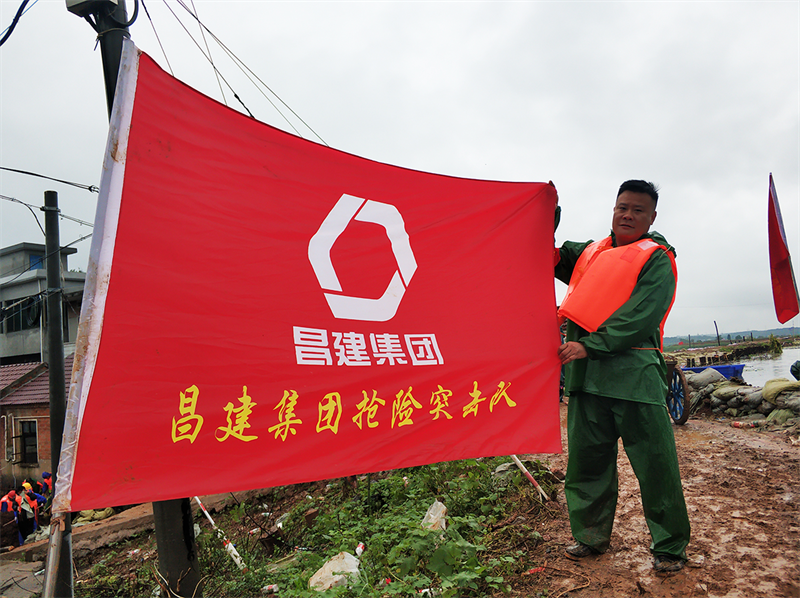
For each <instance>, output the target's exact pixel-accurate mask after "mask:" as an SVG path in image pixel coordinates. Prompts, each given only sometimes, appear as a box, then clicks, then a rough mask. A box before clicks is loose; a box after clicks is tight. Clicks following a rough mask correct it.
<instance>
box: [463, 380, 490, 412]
mask: <svg viewBox="0 0 800 598" xmlns="http://www.w3.org/2000/svg"><path fill="white" fill-rule="evenodd" d="M472 385H473V386H472V392H471V393H469V396H471V397H472V400H471V401H470V402H469V403H467V404H466V405H465V406H464V409H463V410H462V416H463V417H467V416H468V415H470V414H472V415H474V416H475V417H478V406H479V405H480V404H481V403H482V402H483V401H485V400H486V397H482V396H481V391H480V390H478V381H477V380H475V381H474V382H473V383H472Z"/></svg>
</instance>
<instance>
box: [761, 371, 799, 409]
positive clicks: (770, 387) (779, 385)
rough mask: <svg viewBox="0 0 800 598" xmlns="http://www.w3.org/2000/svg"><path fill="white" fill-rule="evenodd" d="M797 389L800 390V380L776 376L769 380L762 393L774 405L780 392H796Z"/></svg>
mask: <svg viewBox="0 0 800 598" xmlns="http://www.w3.org/2000/svg"><path fill="white" fill-rule="evenodd" d="M795 390H800V381H798V382H792V381H791V380H788V379H786V378H775V379H773V380H767V382H766V384H764V390H763V391H762V393H763V395H764V400H765V401H769V402H770V403H772V404H773V405H774V404H775V399H776V398H777V397H778V395H779V394H781V393H782V392H794V391H795Z"/></svg>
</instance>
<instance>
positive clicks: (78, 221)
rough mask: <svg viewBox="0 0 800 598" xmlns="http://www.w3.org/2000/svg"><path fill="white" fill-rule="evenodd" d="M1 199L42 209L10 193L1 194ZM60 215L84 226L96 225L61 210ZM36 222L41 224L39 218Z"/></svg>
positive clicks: (29, 207)
mask: <svg viewBox="0 0 800 598" xmlns="http://www.w3.org/2000/svg"><path fill="white" fill-rule="evenodd" d="M0 199H5V200H6V201H12V202H14V203H19V204H22V205H23V206H25V207H27V208H28V209H29V210H31V212H33V208H38V209H40V210H41V209H42V207H41V206H34V205H32V204H29V203H25V202H24V201H20V200H19V199H17V198H16V197H9V196H8V195H0ZM58 216H59V218H63V219H64V220H72V222H77V223H78V224H82V225H84V226H92V227H93V226H94V224H93V223H92V222H86V220H81V219H80V218H75V217H74V216H67V215H66V214H63V213H61V212H59V214H58ZM33 217H34V218H36V214H33ZM36 223H37V224H39V219H38V218H36ZM39 228H40V229H41V228H42V225H41V224H39ZM42 234H44V230H42Z"/></svg>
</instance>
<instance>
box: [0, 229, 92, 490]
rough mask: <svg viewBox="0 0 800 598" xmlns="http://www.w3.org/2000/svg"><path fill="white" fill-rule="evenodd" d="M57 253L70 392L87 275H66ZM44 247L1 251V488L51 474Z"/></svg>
mask: <svg viewBox="0 0 800 598" xmlns="http://www.w3.org/2000/svg"><path fill="white" fill-rule="evenodd" d="M76 252H77V250H76V249H74V248H71V247H65V248H62V249H61V252H60V256H59V261H60V264H61V287H62V293H61V297H62V315H63V321H62V322H61V325H62V326H63V331H64V354H65V355H66V356H67V357H65V360H64V361H65V363H64V377H65V381H66V384H67V388H69V379H70V377H71V375H72V362H73V357H72V353H74V348H75V337H76V336H77V332H78V320H79V317H80V311H81V300H82V299H83V286H84V283H85V281H86V273H84V272H70V271H69V268H68V266H67V257H68V256H70V255H72V254H74V253H76ZM45 254H46V248H45V246H44V245H41V244H38V243H19V244H17V245H13V246H11V247H5V248H3V249H0V308H2V311H1V312H0V316H1V317H0V423H2V434H3V436H2V442H3V447H2V451H0V488H1V489H2V490H3V493H5V491H7V490H9V489H11V488H12V487H19V486H20V484H22V481H23V480H24V479H25V478H27V477H31V478H33V479H37V480H38V479H41V475H42V472H43V471H49V472H51V473H55V472H53V461H52V455H51V450H50V388H49V369H48V350H47V345H48V342H47V324H48V322H47V275H46V261H45V260H46V255H45Z"/></svg>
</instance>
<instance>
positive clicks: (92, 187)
mask: <svg viewBox="0 0 800 598" xmlns="http://www.w3.org/2000/svg"><path fill="white" fill-rule="evenodd" d="M0 170H7V171H8V172H16V173H17V174H26V175H28V176H35V177H39V178H40V179H47V180H49V181H56V182H57V183H64V184H65V185H72V186H73V187H78V188H79V189H86V190H87V191H91V192H92V193H100V187H98V186H97V185H83V184H81V183H73V182H72V181H65V180H63V179H56V178H53V177H51V176H46V175H44V174H39V173H37V172H30V171H27V170H17V169H16V168H6V167H5V166H0Z"/></svg>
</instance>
